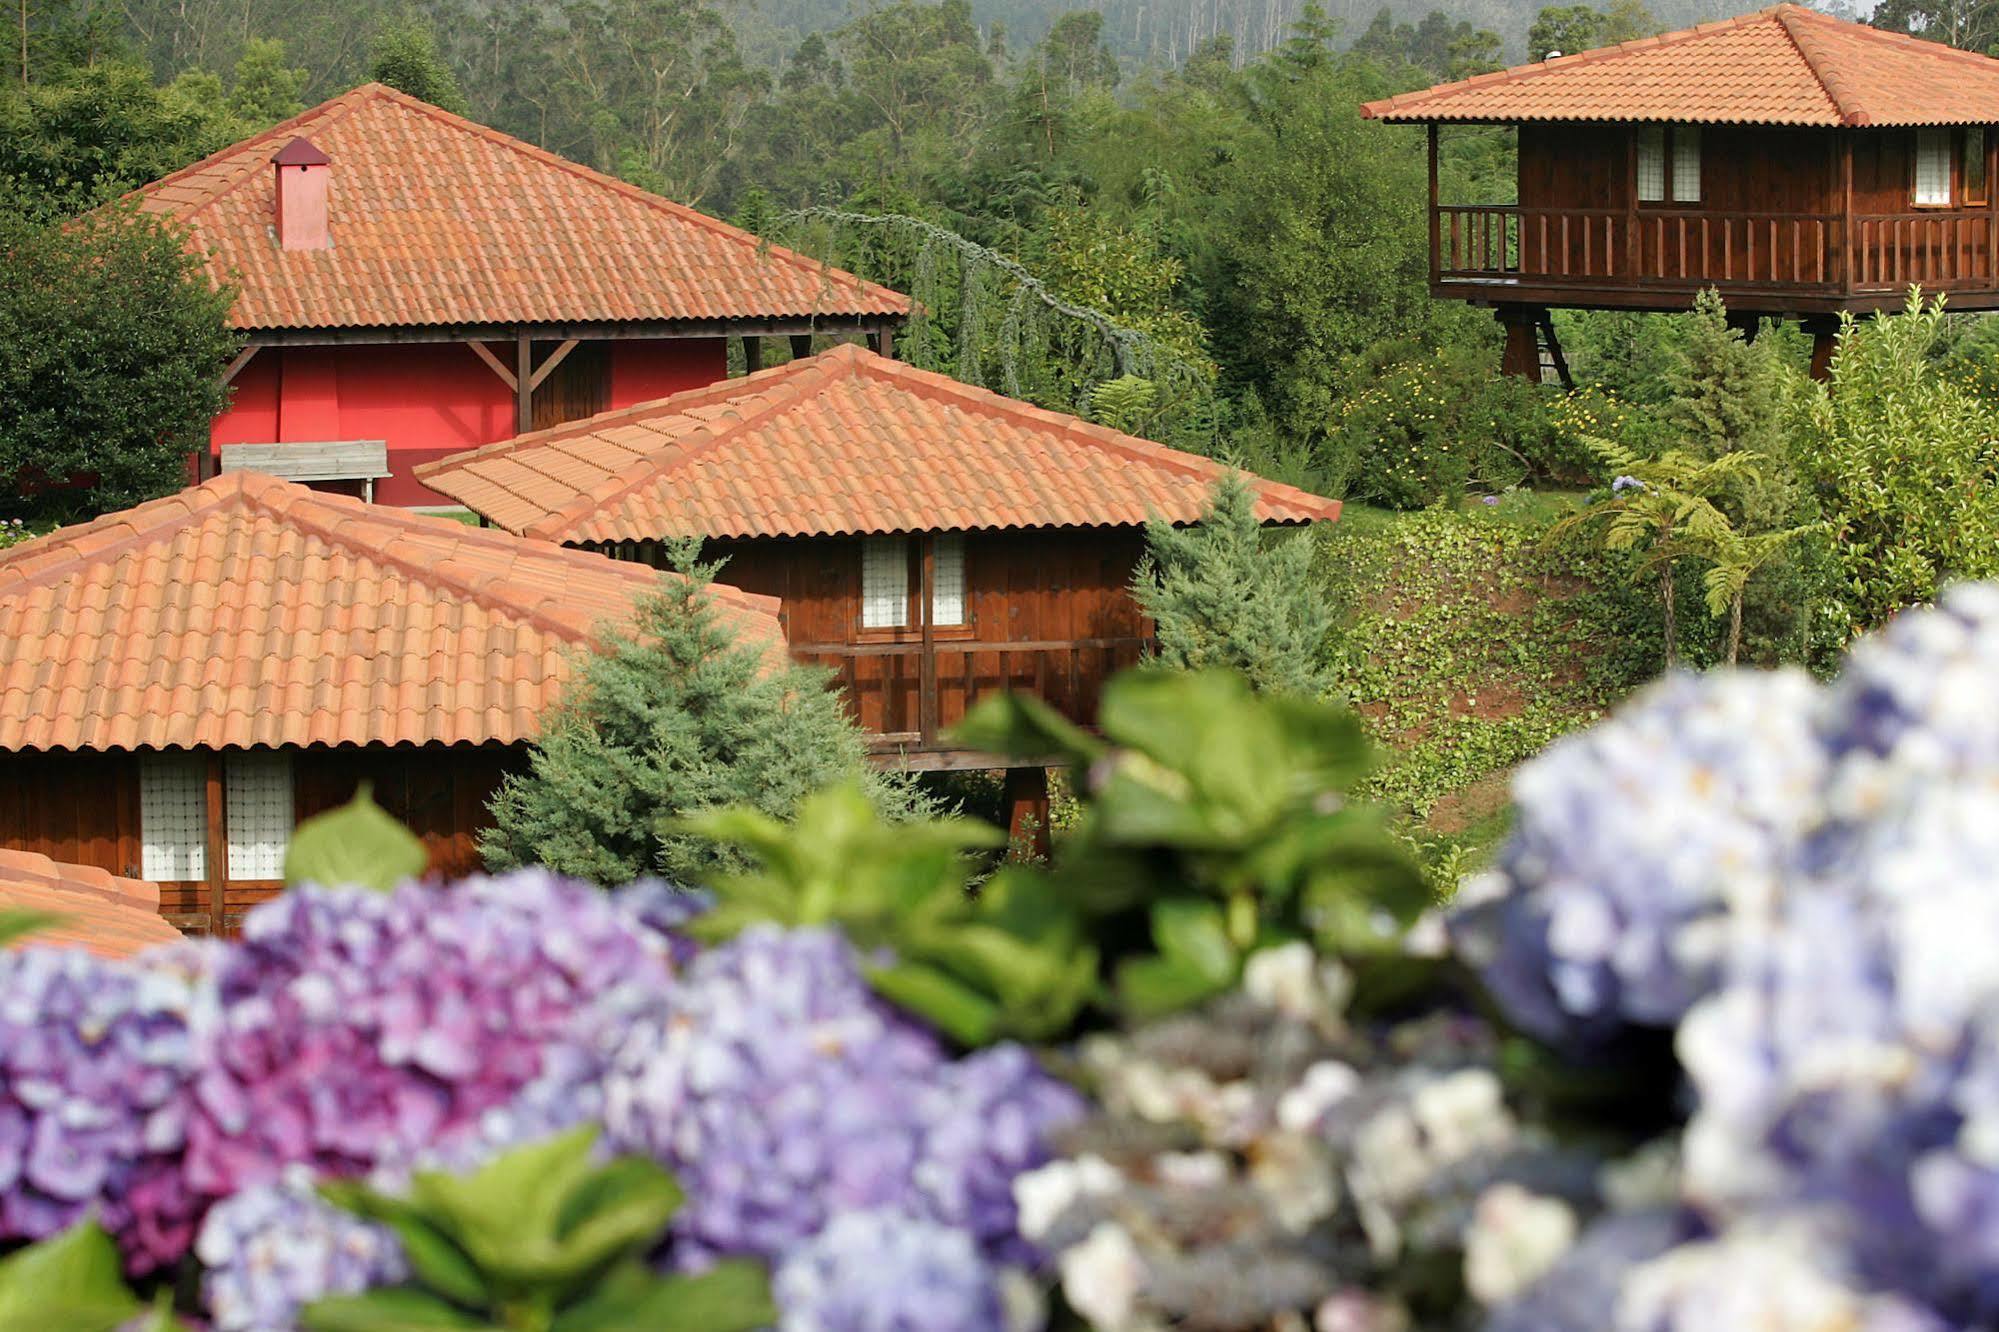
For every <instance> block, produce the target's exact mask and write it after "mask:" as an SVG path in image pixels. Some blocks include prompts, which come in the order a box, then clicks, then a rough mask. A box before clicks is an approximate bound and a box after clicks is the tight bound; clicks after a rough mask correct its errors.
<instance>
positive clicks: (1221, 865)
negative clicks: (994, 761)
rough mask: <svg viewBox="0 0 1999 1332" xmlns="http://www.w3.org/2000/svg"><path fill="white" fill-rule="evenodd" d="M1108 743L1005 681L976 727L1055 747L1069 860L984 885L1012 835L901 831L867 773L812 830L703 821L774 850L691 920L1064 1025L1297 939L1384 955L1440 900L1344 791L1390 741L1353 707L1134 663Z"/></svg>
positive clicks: (799, 824)
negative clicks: (984, 855) (749, 930)
mask: <svg viewBox="0 0 1999 1332" xmlns="http://www.w3.org/2000/svg"><path fill="white" fill-rule="evenodd" d="M1101 727H1102V734H1101V735H1091V734H1088V733H1085V732H1083V731H1080V730H1078V729H1077V728H1076V727H1075V726H1073V725H1071V724H1070V723H1069V722H1067V721H1065V720H1063V719H1062V718H1061V717H1059V716H1058V715H1056V714H1055V713H1054V712H1053V711H1051V710H1050V709H1049V708H1048V707H1047V706H1046V705H1045V704H1042V703H1040V702H1039V701H1038V700H1035V699H1033V698H1029V697H1024V696H1008V697H995V698H992V699H990V700H988V701H986V702H984V703H981V704H980V705H979V706H978V707H977V708H976V709H975V710H974V712H973V714H972V715H971V716H969V717H967V718H966V720H965V723H964V725H963V727H962V728H961V730H960V733H959V738H960V739H961V740H962V741H963V742H964V743H966V744H969V745H973V746H976V747H978V748H982V749H988V750H991V751H993V752H998V753H1012V754H1022V755H1032V756H1034V757H1036V758H1045V757H1046V756H1049V755H1055V756H1059V757H1060V758H1062V759H1063V760H1064V761H1065V762H1067V763H1068V764H1069V765H1070V766H1071V769H1072V782H1073V784H1074V785H1075V787H1076V790H1077V792H1078V795H1079V811H1080V812H1079V816H1078V818H1077V819H1076V821H1075V823H1074V825H1073V826H1072V827H1071V828H1070V830H1069V831H1068V834H1067V835H1066V836H1065V837H1064V838H1063V839H1062V840H1061V842H1060V844H1059V847H1058V850H1057V854H1056V858H1055V861H1054V863H1053V865H1051V866H1048V867H1042V866H1038V865H1026V864H1014V865H1008V866H1006V867H1005V868H1003V869H1001V870H1000V871H999V872H998V873H997V874H994V875H992V876H991V877H989V878H987V879H985V880H984V881H983V882H982V883H980V884H978V885H977V886H976V889H975V890H974V891H971V892H968V891H967V885H968V882H969V880H970V878H971V875H972V872H973V869H974V864H973V862H971V861H970V860H968V859H967V858H966V855H965V853H966V852H967V851H969V850H972V849H976V848H980V847H991V846H993V845H994V844H995V843H996V842H997V841H999V840H1002V839H1000V838H999V837H998V835H997V833H996V832H995V830H993V829H991V828H989V827H986V826H983V825H976V824H971V823H968V822H965V821H961V820H956V819H949V820H932V821H924V822H918V823H915V824H911V825H908V826H905V827H901V828H895V827H890V826H889V825H887V824H885V823H883V822H882V821H881V819H880V816H879V815H878V814H876V813H875V812H874V811H873V810H872V809H871V808H870V807H869V805H868V802H867V801H866V800H865V799H863V798H862V797H861V795H860V794H859V792H857V791H855V790H853V789H843V790H834V791H829V792H824V793H822V794H820V795H817V796H814V797H812V798H811V799H809V800H808V801H806V803H805V804H804V805H803V806H802V808H801V810H800V812H799V817H798V819H797V821H796V822H795V823H794V824H792V825H789V826H786V825H784V824H781V823H779V822H777V821H775V820H772V819H769V818H767V817H765V816H763V815H761V814H758V813H756V812H754V811H747V810H726V811H722V812H720V813H716V814H711V815H708V816H706V817H704V818H703V819H701V820H700V821H699V822H700V826H701V827H702V828H703V829H704V830H705V831H707V832H709V833H711V834H713V835H715V836H717V837H723V838H727V839H729V840H732V841H734V842H736V843H738V844H739V845H741V846H742V847H743V848H744V849H746V850H747V851H748V852H749V853H750V855H751V856H752V858H753V859H754V861H755V868H754V869H752V870H751V871H749V872H747V873H742V874H735V875H727V876H723V877H721V878H719V879H718V880H716V881H714V889H715V892H716V895H717V897H718V899H719V905H718V906H717V908H716V909H715V911H714V912H712V913H711V914H709V915H708V916H706V917H703V918H702V919H700V920H698V921H696V922H695V923H694V925H693V926H692V927H691V928H693V929H694V930H695V931H697V932H698V933H701V934H703V935H705V936H707V937H711V938H714V937H726V936H728V935H731V934H733V933H735V932H736V931H738V930H740V929H742V928H743V927H745V926H746V925H749V924H752V923H755V922H759V921H777V922H780V923H783V924H787V925H815V924H836V925H838V926H840V928H841V929H842V931H843V932H845V933H846V934H847V936H848V937H849V938H852V939H853V940H855V941H856V942H857V943H859V944H860V945H862V947H863V948H864V949H875V948H880V949H886V950H889V951H890V952H892V953H893V957H894V960H893V961H892V962H886V963H883V964H881V965H878V966H876V967H875V968H874V969H873V970H872V971H871V972H870V977H869V978H870V980H871V981H872V982H873V984H874V985H875V986H876V988H877V989H879V990H880V991H881V992H882V993H883V994H884V995H885V996H887V997H888V998H889V999H891V1000H893V1001H894V1002H896V1003H898V1004H900V1005H902V1006H903V1007H905V1008H908V1009H909V1010H911V1011H912V1012H915V1013H918V1014H920V1015H921V1016H922V1017H924V1018H925V1019H926V1020H927V1021H929V1022H931V1023H933V1024H935V1025H936V1026H937V1027H939V1028H940V1029H942V1030H943V1031H945V1032H947V1033H949V1034H950V1035H951V1036H952V1037H953V1038H954V1039H956V1040H958V1041H960V1042H962V1043H964V1044H967V1045H976V1044H982V1043H986V1042H990V1041H992V1040H994V1039H998V1038H1001V1037H1008V1036H1017V1037H1025V1038H1028V1039H1038V1040H1046V1039H1053V1038H1055V1037H1057V1036H1059V1035H1061V1034H1062V1033H1064V1032H1067V1031H1070V1030H1071V1029H1072V1028H1073V1027H1074V1026H1075V1024H1076V1023H1077V1022H1078V1020H1079V1019H1080V1018H1081V1017H1082V1015H1083V1014H1084V1013H1085V1011H1086V1010H1089V1009H1092V1008H1094V1009H1096V1010H1099V1011H1101V1012H1104V1013H1109V1014H1123V1015H1127V1016H1139V1017H1151V1016H1157V1015H1159V1014H1162V1013H1166V1012H1170V1011H1173V1010H1176V1009H1180V1008H1183V1007H1186V1006H1188V1005H1191V1004H1195V1003H1198V1002H1200V1001H1201V1000H1203V999H1206V998H1208V997H1211V996H1212V995H1215V994H1217V993H1220V992H1221V991H1223V990H1226V989H1228V988H1229V987H1230V986H1232V985H1234V984H1235V983H1236V981H1237V980H1238V979H1239V978H1240V976H1241V971H1242V966H1243V963H1244V960H1245V959H1246V958H1247V956H1248V955H1249V953H1250V952H1252V951H1253V950H1255V949H1257V948H1261V947H1266V946H1269V945H1271V944H1273V943H1279V942H1283V941H1285V940H1291V939H1306V940H1311V941H1313V942H1315V943H1317V944H1319V945H1320V946H1323V947H1326V948H1329V949H1332V950H1335V951H1339V952H1342V953H1345V954H1348V955H1352V956H1366V955H1369V954H1371V953H1373V952H1374V951H1375V950H1376V949H1378V948H1379V947H1380V946H1381V945H1382V944H1383V943H1385V942H1387V941H1388V939H1390V938H1391V937H1392V936H1393V935H1394V933H1395V931H1394V930H1393V929H1392V928H1385V927H1384V925H1383V922H1384V921H1393V922H1403V923H1406V922H1407V921H1408V920H1409V919H1411V918H1412V917H1413V916H1414V915H1415V914H1416V913H1417V912H1418V911H1419V910H1421V909H1422V907H1423V906H1425V905H1426V904H1427V902H1428V901H1429V896H1428V893H1427V890H1426V888H1425V885H1424V883H1423V881H1422V879H1421V877H1420V876H1419V875H1418V874H1417V873H1416V871H1415V869H1414V867H1413V865H1412V863H1411V862H1410V860H1409V858H1408V857H1407V855H1406V854H1405V853H1404V852H1403V851H1402V849H1401V848H1400V847H1398V846H1397V845H1396V844H1395V842H1394V841H1393V840H1392V839H1391V838H1390V837H1389V836H1388V834H1387V832H1386V830H1385V826H1384V824H1383V822H1382V820H1381V819H1380V817H1379V816H1378V814H1377V812H1376V811H1374V810H1373V809H1371V808H1369V807H1367V806H1365V805H1361V804H1355V803H1349V802H1347V801H1344V800H1341V799H1337V798H1332V797H1335V796H1336V795H1337V794H1338V793H1340V792H1344V791H1349V790H1351V789H1352V788H1353V787H1354V785H1355V783H1356V782H1357V781H1358V780H1359V779H1360V778H1361V776H1362V774H1363V773H1364V772H1365V771H1366V769H1367V766H1368V763H1369V761H1370V758H1369V750H1368V746H1367V744H1366V742H1365V741H1364V740H1363V738H1362V736H1361V731H1360V726H1359V723H1358V722H1357V720H1356V719H1355V718H1354V717H1353V715H1352V714H1351V713H1349V712H1347V711H1346V710H1345V709H1344V708H1343V707H1341V706H1339V705H1337V704H1333V703H1329V702H1325V701H1322V700H1317V699H1308V698H1302V697H1299V696H1297V695H1263V694H1258V693H1256V692H1254V691H1252V690H1251V689H1250V688H1249V687H1248V685H1247V684H1246V682H1245V681H1244V680H1243V679H1242V678H1241V677H1240V676H1237V675H1234V674H1232V673H1229V672H1227V671H1195V672H1186V671H1179V672H1175V671H1158V670H1151V671H1131V672H1127V673H1125V674H1123V675H1120V676H1118V677H1117V678H1116V679H1114V680H1113V681H1112V682H1111V683H1110V684H1109V685H1108V686H1107V687H1106V689H1105V693H1104V704H1103V709H1102V713H1101Z"/></svg>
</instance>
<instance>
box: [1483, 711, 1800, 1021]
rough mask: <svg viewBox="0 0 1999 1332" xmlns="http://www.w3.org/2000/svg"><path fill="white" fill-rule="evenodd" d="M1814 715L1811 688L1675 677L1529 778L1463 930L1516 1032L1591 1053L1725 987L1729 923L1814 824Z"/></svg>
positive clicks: (1523, 777)
mask: <svg viewBox="0 0 1999 1332" xmlns="http://www.w3.org/2000/svg"><path fill="white" fill-rule="evenodd" d="M1818 706H1819V700H1818V697H1817V694H1816V691H1815V689H1814V686H1813V685H1812V682H1811V680H1810V679H1809V678H1808V677H1806V676H1805V675H1803V674H1801V673H1796V672H1788V671H1787V672H1776V673H1767V674H1749V673H1744V674H1739V675H1726V676H1711V677H1707V678H1705V679H1703V678H1700V677H1695V676H1691V675H1678V676H1672V677H1669V678H1667V679H1665V680H1662V681H1661V682H1659V683H1658V684H1656V685H1654V686H1652V687H1651V688H1650V689H1648V690H1646V691H1645V692H1644V693H1642V694H1641V695H1639V696H1638V698H1636V699H1635V700H1633V701H1632V702H1631V703H1630V704H1628V705H1626V706H1625V707H1624V708H1622V709H1620V710H1619V711H1618V713H1617V714H1616V715H1615V716H1614V717H1612V718H1611V719H1610V720H1609V721H1606V722H1604V723H1602V724H1600V725H1598V726H1596V727H1594V728H1592V729H1591V730H1589V731H1586V732H1583V733H1582V734H1580V735H1575V736H1570V737H1568V738H1566V739H1563V740H1560V741H1557V742H1556V743H1555V744H1553V745H1551V746H1549V748H1548V749H1547V751H1546V752H1545V753H1543V754H1542V755H1541V756H1540V757H1539V758H1537V759H1535V760H1534V761H1533V762H1531V763H1529V764H1527V765H1526V766H1525V767H1523V768H1522V769H1521V770H1520V772H1519V773H1518V775H1517V776H1516V777H1515V780H1514V800H1515V803H1516V805H1517V807H1518V811H1519V812H1518V823H1517V825H1516V830H1515V832H1514V835H1513V838H1512V839H1511V841H1510V842H1509V843H1508V845H1507V848H1506V850H1505V852H1504V854H1503V856H1502V860H1501V865H1500V871H1499V874H1498V876H1497V877H1496V878H1495V879H1492V880H1489V881H1488V882H1487V883H1486V884H1484V885H1481V886H1476V887H1473V888H1471V889H1470V890H1469V891H1468V892H1467V894H1466V897H1465V901H1464V903H1463V905H1462V906H1461V908H1460V910H1459V911H1458V913H1457V915H1456V917H1455V919H1454V921H1453V926H1452V929H1453V939H1454V941H1455V942H1456V944H1457V946H1458V948H1459V951H1460V953H1461V954H1462V955H1463V956H1465V957H1466V958H1467V959H1468V960H1469V961H1471V962H1472V963H1473V964H1474V965H1475V966H1477V967H1479V968H1480V970H1481V972H1482V974H1483V975H1484V977H1485V979H1486V981H1487V983H1488V985H1489V986H1490V988H1491V989H1492V991H1493V993H1494V995H1495V997H1496V998H1498V1000H1499V1001H1500V1002H1501V1003H1502V1004H1503V1005H1504V1006H1505V1007H1506V1009H1507V1011H1508V1015H1509V1016H1510V1017H1512V1018H1513V1019H1514V1020H1515V1021H1516V1022H1518V1023H1519V1024H1520V1025H1521V1026H1522V1027H1524V1028H1525V1029H1527V1030H1529V1031H1531V1032H1533V1033H1535V1034H1536V1035H1539V1036H1541V1037H1543V1038H1545V1039H1548V1040H1552V1041H1583V1042H1586V1041H1589V1040H1592V1039H1597V1038H1602V1037H1604V1036H1607V1035H1609V1034H1612V1033H1614V1032H1615V1031H1616V1030H1617V1029H1618V1028H1620V1027H1621V1026H1622V1025H1624V1024H1627V1023H1635V1024H1640V1025H1649V1026H1671V1025H1672V1024H1673V1023H1674V1022H1676V1021H1677V1020H1678V1019H1679V1017H1680V1015H1681V1014H1682V1013H1684V1012H1685V1011H1686V1010H1687V1007H1688V1006H1689V1005H1690V1004H1692V1003H1693V1001H1694V1000H1695V999H1697V998H1699V997H1700V996H1701V995H1702V994H1704V993H1706V992H1707V991H1708V990H1709V989H1710V988H1712V986H1713V985H1714V983H1715V978H1716V976H1717V975H1718V974H1719V970H1720V967H1721V964H1722V960H1723V956H1724V953H1725V950H1726V947H1727V939H1728V923H1727V922H1728V918H1729V916H1730V914H1731V913H1732V912H1735V911H1745V912H1760V911H1765V910H1767V909H1768V903H1769V901H1770V899H1771V898H1772V896H1773V895H1774V894H1775V892H1776V890H1777V883H1778V876H1779V875H1780V873H1781V871H1782V868H1783V866H1784V865H1785V864H1786V862H1787V860H1788V857H1789V856H1790V854H1791V851H1792V849H1793V848H1794V847H1795V846H1796V845H1797V843H1798V842H1799V841H1800V840H1801V839H1802V838H1804V837H1805V836H1806V835H1807V834H1808V833H1809V832H1810V831H1811V829H1812V826H1813V823H1814V820H1815V819H1816V818H1817V816H1818V814H1819V811H1820V807H1821V806H1820V796H1821V791H1822V787H1823V782H1824V777H1825V771H1826V756H1825V751H1824V748H1823V747H1822V745H1821V744H1820V743H1819V738H1818V735H1817V731H1816V729H1815V727H1816V722H1817V709H1818Z"/></svg>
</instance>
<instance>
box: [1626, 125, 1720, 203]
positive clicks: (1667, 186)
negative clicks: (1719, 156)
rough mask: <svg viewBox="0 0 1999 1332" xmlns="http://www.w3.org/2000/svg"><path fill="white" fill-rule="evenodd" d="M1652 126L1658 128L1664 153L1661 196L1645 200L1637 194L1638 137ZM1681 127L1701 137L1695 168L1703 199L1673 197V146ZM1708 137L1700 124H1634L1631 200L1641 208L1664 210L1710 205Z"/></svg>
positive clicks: (1662, 154) (1662, 158) (1661, 151)
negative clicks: (1708, 193) (1707, 166)
mask: <svg viewBox="0 0 1999 1332" xmlns="http://www.w3.org/2000/svg"><path fill="white" fill-rule="evenodd" d="M1650 129H1656V130H1658V131H1659V151H1660V154H1661V162H1660V174H1659V181H1660V184H1659V197H1658V198H1657V199H1644V198H1640V197H1639V195H1638V171H1639V138H1640V136H1641V135H1643V134H1644V133H1645V131H1647V130H1650ZM1682 130H1691V131H1692V132H1693V133H1694V135H1695V136H1696V138H1697V139H1698V140H1701V145H1700V148H1699V149H1698V150H1697V151H1696V154H1695V158H1696V161H1697V163H1698V164H1699V165H1697V166H1696V167H1695V168H1694V169H1695V171H1696V172H1698V173H1699V175H1700V179H1699V181H1698V182H1697V184H1698V187H1699V189H1700V198H1698V199H1675V198H1674V197H1673V196H1674V194H1675V193H1676V191H1675V190H1674V188H1673V162H1674V158H1675V156H1676V154H1675V152H1674V146H1675V145H1674V140H1675V139H1676V138H1677V137H1678V136H1679V133H1680V131H1682ZM1705 138H1706V136H1705V135H1702V134H1701V127H1700V126H1699V125H1679V124H1666V125H1661V124H1658V123H1656V122H1644V123H1640V124H1638V125H1636V126H1634V127H1633V128H1632V131H1631V140H1632V142H1631V163H1632V166H1631V197H1632V201H1633V202H1634V203H1636V204H1637V205H1638V207H1640V208H1658V209H1664V210H1672V209H1689V208H1705V207H1707V170H1706V162H1707V152H1706V148H1707V145H1706V142H1705Z"/></svg>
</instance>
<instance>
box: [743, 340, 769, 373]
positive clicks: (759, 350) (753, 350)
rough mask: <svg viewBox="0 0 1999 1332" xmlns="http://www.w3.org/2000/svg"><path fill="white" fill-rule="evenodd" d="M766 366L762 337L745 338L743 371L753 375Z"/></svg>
mask: <svg viewBox="0 0 1999 1332" xmlns="http://www.w3.org/2000/svg"><path fill="white" fill-rule="evenodd" d="M763 368H764V344H763V339H762V338H756V337H749V338H744V339H743V373H744V374H746V375H753V374H755V373H756V372H757V371H759V370H761V369H763Z"/></svg>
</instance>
